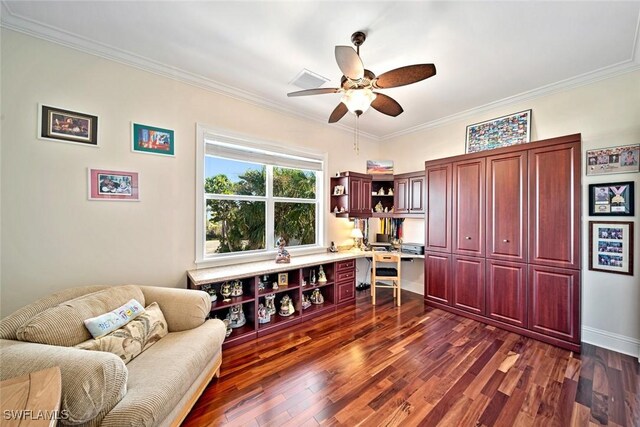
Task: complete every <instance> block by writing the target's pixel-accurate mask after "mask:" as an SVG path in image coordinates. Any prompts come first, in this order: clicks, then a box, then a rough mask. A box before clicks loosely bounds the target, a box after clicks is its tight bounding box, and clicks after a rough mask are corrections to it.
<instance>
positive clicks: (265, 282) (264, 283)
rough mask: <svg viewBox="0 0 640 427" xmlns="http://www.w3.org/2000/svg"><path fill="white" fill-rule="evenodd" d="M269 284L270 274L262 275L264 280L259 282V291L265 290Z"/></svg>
mask: <svg viewBox="0 0 640 427" xmlns="http://www.w3.org/2000/svg"><path fill="white" fill-rule="evenodd" d="M268 284H269V276H267V275H266V274H265V275H264V276H262V280H260V282H258V292H264V291H265V289H267V285H268Z"/></svg>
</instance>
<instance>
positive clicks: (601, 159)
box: [586, 144, 640, 175]
mask: <svg viewBox="0 0 640 427" xmlns="http://www.w3.org/2000/svg"><path fill="white" fill-rule="evenodd" d="M639 157H640V144H634V145H621V146H619V147H609V148H599V149H596V150H587V156H586V158H587V166H586V168H587V175H603V174H607V173H626V172H640V161H639V160H640V159H639Z"/></svg>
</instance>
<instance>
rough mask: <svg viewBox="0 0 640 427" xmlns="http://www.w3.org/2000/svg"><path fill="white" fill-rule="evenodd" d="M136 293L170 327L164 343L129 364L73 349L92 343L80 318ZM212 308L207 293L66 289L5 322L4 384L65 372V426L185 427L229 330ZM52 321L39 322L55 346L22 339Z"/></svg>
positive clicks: (0, 329)
mask: <svg viewBox="0 0 640 427" xmlns="http://www.w3.org/2000/svg"><path fill="white" fill-rule="evenodd" d="M132 295H134V296H135V297H136V299H138V301H139V302H140V303H141V304H143V306H145V307H146V306H148V305H149V304H151V303H152V302H154V301H155V302H157V303H158V305H159V306H160V309H161V310H162V312H163V314H164V316H165V319H166V322H167V326H168V332H169V333H168V334H167V335H166V336H165V337H163V338H162V339H160V340H159V341H158V342H156V343H155V344H153V345H152V346H151V347H149V348H148V349H147V350H145V351H144V352H142V353H141V354H140V355H139V356H137V357H136V358H135V359H133V360H132V361H130V362H129V363H128V364H127V365H125V364H124V362H123V361H122V360H121V359H120V358H119V357H118V356H116V355H115V354H112V353H107V352H101V351H89V350H81V349H77V348H73V346H74V345H76V344H78V343H80V342H82V341H83V340H84V339H88V338H90V335H89V336H88V331H86V328H85V327H84V324H83V323H82V318H88V317H92V316H96V315H100V314H103V313H104V312H107V311H110V310H114V309H116V308H117V307H120V306H121V305H123V304H124V303H126V302H127V301H128V299H130V297H131V296H132ZM140 299H142V300H140ZM87 300H88V301H90V303H89V304H87V303H86V302H87ZM109 307H110V308H109ZM210 307H211V302H210V300H209V296H208V295H207V294H206V293H205V292H201V291H193V290H186V289H171V288H157V287H144V286H134V285H127V286H118V287H106V286H93V287H83V288H73V289H67V290H64V291H62V292H60V293H57V294H54V295H51V296H49V297H47V298H44V299H41V300H39V301H36V302H34V303H32V304H30V305H28V306H26V307H23V308H22V309H20V310H18V311H16V312H15V313H13V314H11V315H9V316H7V317H6V318H4V319H2V320H1V321H0V380H5V379H8V378H13V377H16V376H20V375H24V374H27V373H29V372H34V371H38V370H41V369H45V368H48V367H52V366H59V367H60V371H61V374H62V400H61V407H60V409H61V411H66V412H62V414H64V417H65V418H67V419H61V420H60V421H59V425H83V426H84V425H86V426H98V425H99V426H117V427H122V426H166V425H179V424H180V422H181V421H182V420H183V419H184V418H185V416H186V415H187V414H188V412H189V410H190V409H191V407H192V406H193V404H194V403H195V401H196V400H197V399H198V397H199V396H200V394H201V393H202V391H203V390H204V388H205V387H206V385H207V384H208V383H209V382H210V381H211V379H212V378H213V376H214V375H215V376H218V375H219V373H220V365H221V363H222V350H221V349H222V342H223V340H224V337H225V325H224V323H223V322H222V321H220V320H217V319H211V320H206V319H207V316H208V314H209V310H210ZM52 315H53V316H54V318H55V322H51V321H48V320H47V321H45V324H44V326H43V325H42V321H41V322H40V325H39V326H38V327H39V328H40V329H38V331H37V332H38V333H39V334H40V336H39V338H38V339H37V340H39V341H46V342H53V343H55V345H52V344H44V343H40V342H25V341H20V340H18V336H22V335H21V333H22V331H24V327H25V326H24V325H32V324H33V323H34V321H36V322H37V320H38V319H39V320H42V319H50V318H51V316H52ZM47 316H49V317H47ZM78 322H80V323H78ZM32 329H33V328H32ZM87 337H88V338H87ZM76 341H77V342H76Z"/></svg>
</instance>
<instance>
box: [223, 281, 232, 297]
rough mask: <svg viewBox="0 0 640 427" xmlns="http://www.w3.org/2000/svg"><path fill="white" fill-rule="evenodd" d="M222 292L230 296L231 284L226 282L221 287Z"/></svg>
mask: <svg viewBox="0 0 640 427" xmlns="http://www.w3.org/2000/svg"><path fill="white" fill-rule="evenodd" d="M220 294H221V295H222V296H223V297H225V298H229V297H230V296H231V284H229V283H227V282H224V283H223V284H222V287H221V288H220Z"/></svg>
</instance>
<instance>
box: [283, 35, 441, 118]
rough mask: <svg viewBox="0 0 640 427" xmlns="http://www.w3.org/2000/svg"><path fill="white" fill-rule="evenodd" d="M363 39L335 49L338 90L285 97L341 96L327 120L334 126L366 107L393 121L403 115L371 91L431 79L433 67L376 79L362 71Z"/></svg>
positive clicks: (402, 69) (413, 68) (418, 66)
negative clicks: (349, 113) (338, 70)
mask: <svg viewBox="0 0 640 427" xmlns="http://www.w3.org/2000/svg"><path fill="white" fill-rule="evenodd" d="M366 38H367V36H366V35H365V34H364V33H363V32H361V31H357V32H355V33H353V34H352V35H351V42H352V43H353V44H354V45H355V47H356V49H357V50H354V49H353V48H352V47H351V46H336V49H335V55H336V62H337V63H338V67H339V68H340V71H342V74H343V76H342V79H341V81H340V85H341V87H340V88H317V89H307V90H300V91H297V92H290V93H288V94H287V96H307V95H321V94H325V93H342V94H343V95H342V98H341V100H340V101H341V102H340V103H339V104H338V106H337V107H336V108H335V109H334V110H333V112H332V113H331V115H330V116H329V123H335V122H337V121H338V120H340V119H341V118H342V117H344V115H345V114H347V112H348V111H351V112H352V113H354V114H355V115H356V116H360V115H361V114H362V113H364V112H365V111H367V109H368V108H369V106H371V107H373V108H374V109H376V110H378V111H380V112H381V113H383V114H386V115H388V116H393V117H396V116H398V115H399V114H401V113H402V111H404V110H403V109H402V107H401V106H400V104H398V102H396V101H395V100H394V99H393V98H391V97H389V96H387V95H385V94H382V93H379V92H374V90H375V89H389V88H393V87H398V86H404V85H408V84H411V83H416V82H419V81H420V80H424V79H428V78H429V77H432V76H435V74H436V66H435V65H433V64H415V65H407V66H405V67H400V68H396V69H394V70H391V71H387V72H386V73H382V74H381V75H379V76H377V77H376V75H375V74H374V73H373V72H371V71H369V70H367V69H365V68H364V65H363V64H362V60H361V59H360V46H361V45H362V44H363V43H364V41H365V40H366Z"/></svg>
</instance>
